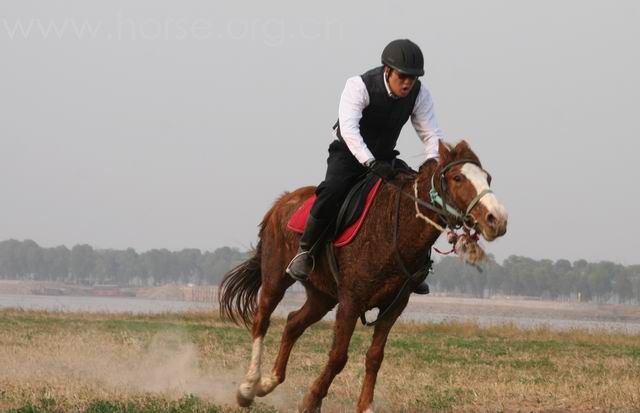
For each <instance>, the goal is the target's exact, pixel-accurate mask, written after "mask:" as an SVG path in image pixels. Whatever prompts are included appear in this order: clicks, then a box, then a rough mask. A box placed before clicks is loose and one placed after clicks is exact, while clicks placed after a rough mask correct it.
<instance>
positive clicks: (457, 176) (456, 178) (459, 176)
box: [453, 175, 462, 182]
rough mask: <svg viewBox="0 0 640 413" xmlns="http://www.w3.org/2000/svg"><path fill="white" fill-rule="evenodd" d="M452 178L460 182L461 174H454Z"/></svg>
mask: <svg viewBox="0 0 640 413" xmlns="http://www.w3.org/2000/svg"><path fill="white" fill-rule="evenodd" d="M453 180H454V181H456V182H462V176H461V175H456V176H454V177H453Z"/></svg>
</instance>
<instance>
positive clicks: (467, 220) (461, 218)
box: [429, 159, 493, 230]
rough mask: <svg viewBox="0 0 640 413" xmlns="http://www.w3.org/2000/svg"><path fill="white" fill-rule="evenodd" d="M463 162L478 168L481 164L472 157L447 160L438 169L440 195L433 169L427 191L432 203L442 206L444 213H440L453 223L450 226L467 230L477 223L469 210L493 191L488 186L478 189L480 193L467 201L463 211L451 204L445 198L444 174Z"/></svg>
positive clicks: (445, 183) (445, 182)
mask: <svg viewBox="0 0 640 413" xmlns="http://www.w3.org/2000/svg"><path fill="white" fill-rule="evenodd" d="M465 163H471V164H474V165H476V166H477V167H478V168H480V169H482V166H481V165H480V163H479V162H478V161H476V160H473V159H458V160H455V161H451V162H449V163H448V164H446V165H445V166H444V167H442V169H441V170H440V189H441V191H442V195H441V194H440V193H439V192H438V189H437V188H436V186H435V182H434V178H435V176H436V174H435V171H434V174H433V175H431V190H430V191H429V198H430V200H431V203H432V204H433V205H437V206H438V207H440V208H442V211H444V212H445V213H444V214H440V215H441V216H443V218H445V219H446V220H447V222H453V224H450V225H449V226H452V229H458V228H460V227H462V226H464V227H465V228H467V229H469V230H471V229H473V228H475V226H476V225H477V222H476V220H475V218H474V217H473V216H472V215H471V210H473V208H474V207H475V206H476V205H478V203H479V202H480V200H481V199H482V197H484V196H485V195H488V194H491V193H493V191H492V190H491V189H490V188H486V189H484V190H482V191H480V193H479V194H477V195H476V196H475V197H474V198H473V199H472V200H471V202H470V203H469V205H468V206H467V208H466V210H465V211H464V212H462V211H460V210H458V209H457V208H455V207H454V206H453V205H451V203H448V202H447V200H446V194H447V180H446V178H445V175H446V173H447V172H448V171H449V170H450V169H451V168H453V167H454V166H456V165H461V164H465ZM436 212H437V211H436ZM450 218H453V220H451V219H450Z"/></svg>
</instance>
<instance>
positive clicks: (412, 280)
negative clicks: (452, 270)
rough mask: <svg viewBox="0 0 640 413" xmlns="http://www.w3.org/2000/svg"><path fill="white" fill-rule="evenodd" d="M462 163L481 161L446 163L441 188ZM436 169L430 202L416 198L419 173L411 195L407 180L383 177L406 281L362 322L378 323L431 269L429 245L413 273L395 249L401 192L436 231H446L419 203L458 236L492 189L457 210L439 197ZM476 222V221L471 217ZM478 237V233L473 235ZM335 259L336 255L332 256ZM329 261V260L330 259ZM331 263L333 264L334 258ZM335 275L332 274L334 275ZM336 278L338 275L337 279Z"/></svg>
mask: <svg viewBox="0 0 640 413" xmlns="http://www.w3.org/2000/svg"><path fill="white" fill-rule="evenodd" d="M463 163H473V164H475V165H477V166H479V167H480V164H479V163H478V162H477V161H475V160H472V159H460V160H457V161H453V162H450V163H448V164H447V165H445V166H444V167H443V168H442V169H441V171H440V180H441V184H440V187H441V188H442V189H443V190H445V189H446V181H445V174H446V172H447V171H448V170H449V169H451V168H452V167H454V166H455V165H460V164H463ZM435 172H436V171H434V173H433V175H431V190H430V191H429V197H430V199H431V201H432V202H433V204H432V203H428V202H426V201H423V200H422V199H420V198H419V195H418V176H417V174H412V175H414V179H413V181H414V182H413V192H414V195H412V194H410V193H408V192H405V191H404V189H403V188H404V185H405V183H406V181H404V182H402V184H400V185H398V184H396V183H395V182H391V181H387V180H384V182H385V184H387V185H390V186H392V187H394V188H395V189H396V190H397V193H398V195H397V197H396V205H395V212H394V224H393V253H394V255H395V258H396V261H397V262H398V266H399V267H400V270H401V272H402V274H403V275H404V277H405V281H404V283H403V284H402V286H401V287H400V289H399V290H398V292H397V293H396V296H395V297H394V299H393V300H392V301H391V303H390V304H389V305H388V306H386V308H385V309H384V310H383V311H382V312H380V313H378V316H377V317H376V319H375V320H374V321H367V320H366V317H365V314H364V313H362V314H361V316H360V320H361V321H362V324H364V325H366V326H368V327H371V326H374V325H376V324H377V323H378V321H380V320H381V319H382V318H384V317H385V316H386V315H387V314H388V313H389V311H391V309H392V308H394V307H395V306H396V304H397V303H398V300H399V299H400V297H402V296H404V294H405V293H406V291H407V288H408V287H409V286H410V285H411V284H418V283H421V282H423V281H424V280H425V279H426V278H427V276H428V275H429V273H430V272H431V268H432V265H433V260H431V248H428V249H427V251H426V254H425V256H423V257H422V258H421V259H420V261H421V262H420V264H419V266H418V270H417V271H416V272H414V273H413V274H412V273H411V272H410V271H409V270H408V269H407V266H406V264H405V262H404V260H403V259H402V255H401V254H400V250H399V248H398V233H399V227H400V199H401V197H400V196H401V195H404V196H405V197H407V198H410V199H412V200H413V202H414V204H415V208H416V218H420V219H422V220H424V221H426V222H427V223H428V224H430V225H432V226H433V227H434V228H436V229H437V230H439V231H440V232H445V231H446V228H445V227H443V226H442V225H440V224H438V223H437V222H435V221H434V220H432V219H430V218H429V217H427V216H426V215H424V214H423V213H422V212H421V211H420V208H419V206H422V207H424V208H427V209H429V210H431V211H433V212H435V213H436V214H438V216H439V217H440V218H441V219H443V220H444V221H445V222H446V223H447V224H446V226H448V227H450V228H451V232H450V234H453V235H454V236H456V237H457V234H455V232H454V231H455V230H456V229H458V228H460V227H463V226H464V227H465V230H470V229H471V228H472V226H470V225H469V224H467V220H468V218H469V217H471V218H472V219H473V217H472V216H471V215H470V213H471V210H472V209H473V208H474V207H475V206H476V205H477V204H478V202H480V199H481V198H482V197H483V196H485V195H487V194H489V193H491V192H492V191H491V190H490V189H485V190H483V191H481V192H480V193H479V194H477V195H476V196H475V197H474V198H473V200H471V202H470V203H469V205H468V206H467V208H466V210H465V212H464V214H463V213H462V212H460V211H458V210H457V209H456V208H455V207H453V206H451V205H449V204H447V202H446V201H445V199H444V197H443V196H441V195H440V194H439V193H438V191H437V189H436V187H435V185H434V177H435V175H436V173H435ZM434 204H437V205H439V206H436V205H434ZM474 221H475V220H474ZM451 222H453V224H451ZM474 236H475V237H476V239H477V233H476V234H475V235H474ZM453 244H454V246H453V248H452V250H451V251H449V252H446V253H443V252H441V251H440V250H438V249H437V248H436V251H437V252H438V253H440V254H443V255H448V254H451V253H453V252H455V242H453ZM334 259H335V257H334ZM330 263H331V261H330ZM331 264H334V265H335V264H336V263H335V261H334V262H333V263H331ZM334 276H335V274H334ZM336 281H337V278H336Z"/></svg>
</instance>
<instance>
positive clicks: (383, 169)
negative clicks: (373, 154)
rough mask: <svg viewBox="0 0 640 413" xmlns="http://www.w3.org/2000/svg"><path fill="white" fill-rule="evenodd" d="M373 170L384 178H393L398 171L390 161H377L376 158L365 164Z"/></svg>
mask: <svg viewBox="0 0 640 413" xmlns="http://www.w3.org/2000/svg"><path fill="white" fill-rule="evenodd" d="M365 165H366V166H367V167H369V169H371V171H372V172H373V173H374V174H376V175H378V176H379V177H380V178H382V179H384V180H391V179H393V177H394V176H395V175H396V171H395V170H394V169H393V167H392V166H391V164H390V163H389V162H384V161H377V160H375V159H373V160H371V161H368V162H367V163H366V164H365Z"/></svg>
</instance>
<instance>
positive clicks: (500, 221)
mask: <svg viewBox="0 0 640 413" xmlns="http://www.w3.org/2000/svg"><path fill="white" fill-rule="evenodd" d="M460 171H461V172H462V174H463V175H464V176H465V177H466V178H467V179H468V180H469V182H471V184H472V185H473V186H474V188H475V190H476V194H479V193H480V192H482V191H484V190H485V189H488V188H489V176H488V174H487V173H486V172H485V171H483V170H482V169H481V168H480V167H479V166H478V165H475V164H473V163H465V164H464V165H462V168H460ZM480 206H481V207H480ZM479 207H480V208H479ZM471 215H472V216H473V218H475V220H476V222H478V224H479V226H480V229H481V231H482V236H483V237H484V238H485V239H486V240H487V241H492V240H494V239H495V238H497V237H499V236H502V235H504V234H505V233H506V232H507V220H508V214H507V209H506V208H505V207H504V206H502V204H500V202H499V201H498V198H496V196H495V195H494V194H493V193H488V194H486V195H484V196H483V197H482V198H481V199H480V202H479V203H478V205H477V206H476V207H474V208H473V210H472V211H471Z"/></svg>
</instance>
